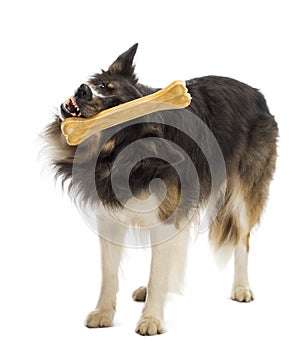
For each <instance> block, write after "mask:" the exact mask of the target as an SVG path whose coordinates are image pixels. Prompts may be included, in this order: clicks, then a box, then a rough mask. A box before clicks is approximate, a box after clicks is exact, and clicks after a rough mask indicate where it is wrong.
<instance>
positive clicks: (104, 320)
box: [85, 310, 114, 328]
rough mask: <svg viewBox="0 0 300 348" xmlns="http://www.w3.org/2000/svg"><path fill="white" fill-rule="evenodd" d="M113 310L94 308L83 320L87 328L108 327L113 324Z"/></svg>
mask: <svg viewBox="0 0 300 348" xmlns="http://www.w3.org/2000/svg"><path fill="white" fill-rule="evenodd" d="M113 318H114V311H113V310H95V311H93V312H91V313H90V314H89V315H88V316H87V318H86V321H85V326H86V327H88V328H99V327H110V326H112V325H113Z"/></svg>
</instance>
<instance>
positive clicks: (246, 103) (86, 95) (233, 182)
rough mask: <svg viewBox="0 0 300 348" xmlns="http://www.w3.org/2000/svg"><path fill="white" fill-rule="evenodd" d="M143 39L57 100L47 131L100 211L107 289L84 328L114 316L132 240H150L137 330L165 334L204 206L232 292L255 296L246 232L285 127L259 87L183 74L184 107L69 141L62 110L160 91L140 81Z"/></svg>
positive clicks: (81, 192)
mask: <svg viewBox="0 0 300 348" xmlns="http://www.w3.org/2000/svg"><path fill="white" fill-rule="evenodd" d="M137 46H138V45H137V44H135V45H134V46H132V47H131V48H129V49H128V50H127V51H126V52H124V53H123V54H121V55H120V56H119V57H118V58H117V59H116V60H115V61H114V62H113V63H112V64H111V65H110V66H109V68H108V70H106V71H104V70H102V71H101V72H99V73H96V74H95V75H93V76H91V77H90V79H89V80H88V81H87V82H85V83H83V84H82V85H80V86H79V88H78V89H77V90H76V92H75V94H74V96H72V97H70V98H68V99H67V100H66V101H65V102H63V103H62V104H61V106H60V107H59V111H58V112H57V115H55V119H54V121H53V122H52V123H51V124H50V125H48V126H47V128H46V129H45V132H44V139H45V141H46V144H47V147H48V148H49V149H50V154H51V155H50V156H51V158H50V162H51V167H52V168H53V169H54V170H55V175H56V177H57V178H60V179H61V181H62V183H63V184H64V185H67V187H68V190H69V192H70V193H71V196H72V197H73V198H74V200H75V201H76V202H77V204H78V205H81V206H82V207H83V208H82V209H85V211H93V213H94V216H95V218H96V226H97V229H98V233H99V237H100V245H101V260H102V287H101V292H100V296H99V299H98V303H97V306H96V309H95V310H94V311H92V312H91V313H90V314H89V315H88V317H87V319H86V326H87V327H89V328H98V327H108V326H112V325H113V318H114V313H115V308H116V294H117V291H118V270H119V264H120V262H121V257H122V251H123V249H124V246H125V245H128V244H130V243H131V242H132V241H133V240H134V238H136V240H139V242H140V243H141V244H140V245H146V244H147V246H151V248H152V249H151V250H152V260H151V271H150V278H149V282H148V284H147V286H142V287H140V288H138V289H137V290H136V291H135V292H134V293H133V299H134V300H136V301H144V302H145V305H144V308H143V311H142V314H141V317H140V319H139V321H138V323H137V326H136V332H137V333H139V334H141V335H156V334H160V333H163V332H165V325H164V313H163V312H164V302H165V299H166V295H167V293H168V292H169V291H180V288H181V285H182V283H183V278H184V272H185V263H186V258H187V250H188V242H189V237H190V233H191V229H192V228H194V229H195V228H196V229H197V226H199V224H201V223H202V222H201V218H200V215H201V214H200V213H199V212H200V211H203V209H205V208H207V207H208V210H207V211H208V213H207V214H206V216H208V218H207V219H206V221H208V222H207V224H206V227H207V228H208V229H209V239H210V242H211V244H212V246H213V249H214V250H215V251H216V253H220V254H222V251H224V252H225V251H226V252H228V255H232V254H233V255H234V268H235V270H234V281H233V287H232V294H231V298H232V299H233V300H236V301H239V302H250V301H252V300H253V299H254V296H253V293H252V290H251V288H250V285H249V281H248V275H247V262H248V252H249V237H250V231H251V229H252V228H253V227H254V226H255V225H256V224H257V222H258V221H259V219H260V217H261V214H262V212H263V210H264V207H265V205H266V201H267V199H268V192H269V184H270V182H271V180H272V178H273V174H274V171H275V165H276V157H277V138H278V127H277V123H276V121H275V119H274V116H273V115H271V113H270V111H269V108H268V106H267V104H266V101H265V98H264V96H263V95H262V94H261V93H260V92H259V91H258V90H257V89H255V88H252V87H250V86H249V85H246V84H244V83H242V82H239V81H237V80H234V79H231V78H226V77H218V76H206V77H201V78H195V79H191V80H188V81H186V87H187V89H188V92H189V93H190V94H191V96H192V101H191V104H190V105H189V106H188V107H187V108H186V109H183V110H166V111H161V112H157V113H153V114H151V115H146V116H143V117H141V118H139V119H138V120H135V121H128V122H126V123H125V124H123V125H118V126H114V127H112V128H109V129H106V130H103V131H101V132H98V133H97V134H94V135H92V136H91V137H89V138H88V139H86V140H85V141H84V142H83V143H82V144H80V145H77V146H69V145H68V144H67V142H66V139H65V137H64V136H63V135H62V133H61V123H62V122H63V120H64V119H66V118H68V117H83V118H90V117H92V116H95V115H96V114H98V113H99V112H101V111H102V110H106V109H109V108H112V107H114V106H117V105H119V104H122V103H126V102H129V101H131V100H134V99H137V98H141V97H143V96H146V95H149V94H151V93H154V92H156V91H157V90H158V89H157V88H151V87H149V86H147V85H144V84H141V83H140V82H139V81H138V78H137V76H136V74H135V66H134V64H133V61H134V57H135V53H136V50H137ZM149 231H150V232H149ZM147 233H148V234H147ZM128 235H129V236H131V237H130V238H131V239H130V238H129V239H130V242H128V239H127V241H126V238H127V237H128ZM143 243H144V244H143Z"/></svg>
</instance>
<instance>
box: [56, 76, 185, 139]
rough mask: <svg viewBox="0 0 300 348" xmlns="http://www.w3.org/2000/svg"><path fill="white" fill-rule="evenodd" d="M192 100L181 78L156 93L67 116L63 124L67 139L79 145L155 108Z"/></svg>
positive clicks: (183, 105)
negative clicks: (82, 115) (94, 112)
mask: <svg viewBox="0 0 300 348" xmlns="http://www.w3.org/2000/svg"><path fill="white" fill-rule="evenodd" d="M190 102H191V96H190V94H189V93H188V91H187V88H186V87H185V83H184V82H183V81H181V80H177V81H174V82H172V83H171V84H169V85H168V86H167V87H165V88H163V89H161V90H160V91H158V92H156V93H153V94H150V95H147V96H146V97H142V98H139V99H135V100H132V101H130V102H128V103H124V104H120V105H118V106H115V107H113V108H110V109H107V110H104V111H102V112H100V113H99V114H97V115H95V116H93V117H90V118H80V117H79V118H78V117H70V118H66V119H65V120H64V121H63V122H62V124H61V130H62V133H63V134H64V135H65V137H66V141H67V143H68V144H69V145H71V146H75V145H78V144H80V143H82V142H83V141H84V140H86V139H87V138H88V137H90V136H91V135H93V134H95V133H97V132H99V131H101V130H104V129H107V128H110V127H113V126H115V125H118V124H121V123H124V122H127V121H130V120H133V119H136V118H138V117H141V116H144V115H147V114H150V113H152V112H156V111H161V110H170V109H183V108H186V107H187V106H188V105H189V104H190Z"/></svg>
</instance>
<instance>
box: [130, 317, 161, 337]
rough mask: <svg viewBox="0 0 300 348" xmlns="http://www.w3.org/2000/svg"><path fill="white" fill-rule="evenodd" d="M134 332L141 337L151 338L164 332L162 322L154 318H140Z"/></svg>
mask: <svg viewBox="0 0 300 348" xmlns="http://www.w3.org/2000/svg"><path fill="white" fill-rule="evenodd" d="M135 332H136V333H138V334H140V335H142V336H147V335H149V336H153V335H157V334H162V333H164V332H166V330H165V328H164V324H163V321H162V320H161V319H158V318H154V317H142V318H141V319H140V321H139V322H138V323H137V326H136V329H135Z"/></svg>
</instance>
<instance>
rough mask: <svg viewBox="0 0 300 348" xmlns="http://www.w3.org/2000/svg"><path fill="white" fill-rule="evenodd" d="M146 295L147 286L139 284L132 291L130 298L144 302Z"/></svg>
mask: <svg viewBox="0 0 300 348" xmlns="http://www.w3.org/2000/svg"><path fill="white" fill-rule="evenodd" d="M146 296H147V288H146V286H140V287H139V288H138V289H136V290H135V291H134V292H133V293H132V298H133V299H134V301H140V302H145V301H146Z"/></svg>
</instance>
